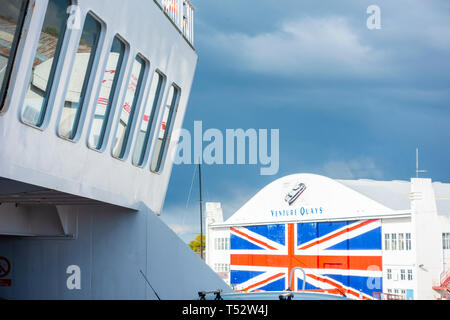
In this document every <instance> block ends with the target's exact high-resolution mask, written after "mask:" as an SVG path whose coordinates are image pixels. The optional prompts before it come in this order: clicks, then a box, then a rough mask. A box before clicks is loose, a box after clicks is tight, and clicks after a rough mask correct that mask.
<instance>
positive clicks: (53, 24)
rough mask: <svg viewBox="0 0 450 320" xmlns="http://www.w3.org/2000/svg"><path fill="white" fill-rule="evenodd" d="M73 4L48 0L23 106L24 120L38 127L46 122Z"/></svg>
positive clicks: (62, 0)
mask: <svg viewBox="0 0 450 320" xmlns="http://www.w3.org/2000/svg"><path fill="white" fill-rule="evenodd" d="M70 4H71V1H67V0H50V1H49V2H48V6H47V12H46V13H45V18H44V23H43V25H42V29H41V33H40V35H39V42H38V46H37V49H36V52H35V54H34V59H33V66H32V68H31V75H30V80H29V82H28V89H27V93H26V95H25V100H24V105H23V109H22V121H23V122H25V123H28V124H31V125H33V126H36V127H41V126H42V123H43V122H44V118H45V113H46V111H47V104H48V97H49V95H50V90H51V88H52V85H53V80H54V75H55V70H56V67H57V64H58V60H59V55H60V51H61V46H62V42H63V39H64V34H65V31H66V24H67V19H68V13H67V7H68V6H69V5H70Z"/></svg>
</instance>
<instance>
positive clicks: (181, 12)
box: [158, 0, 195, 46]
mask: <svg viewBox="0 0 450 320" xmlns="http://www.w3.org/2000/svg"><path fill="white" fill-rule="evenodd" d="M158 4H159V5H160V6H161V9H162V10H163V11H164V12H165V13H166V14H167V16H168V17H169V18H170V19H171V20H172V22H173V23H174V24H175V25H176V26H177V28H178V29H179V30H180V32H181V33H182V34H183V36H184V37H185V38H186V39H187V40H188V41H189V43H190V44H191V45H192V46H194V10H195V8H194V6H193V5H192V3H191V2H190V1H189V0H159V3H158Z"/></svg>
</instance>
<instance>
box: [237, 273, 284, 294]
mask: <svg viewBox="0 0 450 320" xmlns="http://www.w3.org/2000/svg"><path fill="white" fill-rule="evenodd" d="M281 276H284V273H277V274H276V275H274V276H271V277H269V278H267V279H265V280H263V281H260V282H257V283H254V284H252V285H251V286H248V287H247V288H245V289H244V291H248V290H251V289H253V288H256V287H259V286H261V285H263V284H266V283H268V282H270V281H272V280H274V279H276V278H278V277H281Z"/></svg>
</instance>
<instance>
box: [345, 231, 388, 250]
mask: <svg viewBox="0 0 450 320" xmlns="http://www.w3.org/2000/svg"><path fill="white" fill-rule="evenodd" d="M349 249H354V250H381V227H379V228H376V229H373V230H372V231H369V232H366V233H363V234H362V235H360V236H357V237H355V238H352V239H349Z"/></svg>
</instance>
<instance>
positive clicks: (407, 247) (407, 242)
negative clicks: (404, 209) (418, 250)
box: [406, 233, 411, 251]
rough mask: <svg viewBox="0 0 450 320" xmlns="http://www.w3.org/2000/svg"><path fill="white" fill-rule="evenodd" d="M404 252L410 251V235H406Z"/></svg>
mask: <svg viewBox="0 0 450 320" xmlns="http://www.w3.org/2000/svg"><path fill="white" fill-rule="evenodd" d="M406 250H408V251H409V250H411V233H407V234H406Z"/></svg>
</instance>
